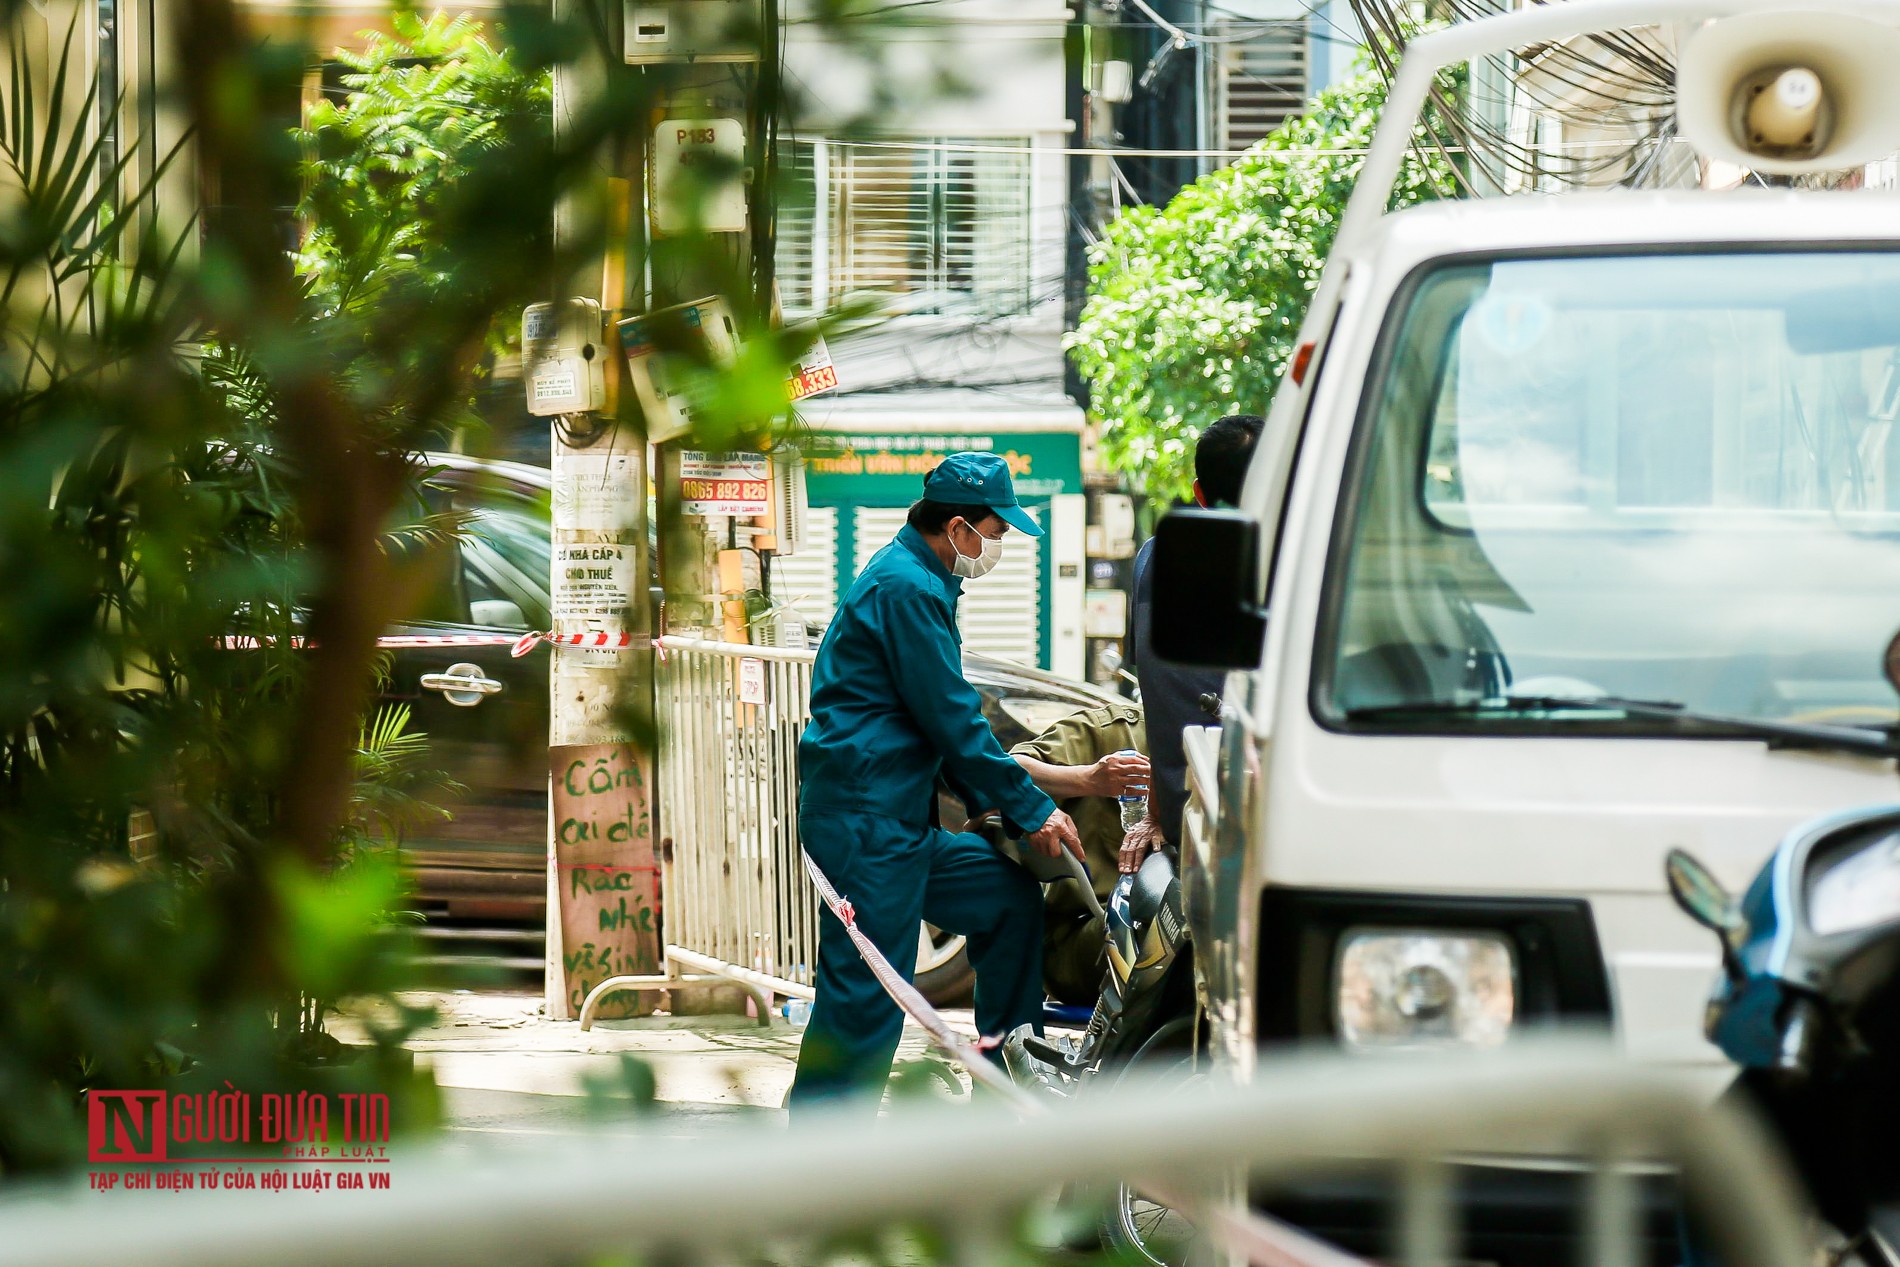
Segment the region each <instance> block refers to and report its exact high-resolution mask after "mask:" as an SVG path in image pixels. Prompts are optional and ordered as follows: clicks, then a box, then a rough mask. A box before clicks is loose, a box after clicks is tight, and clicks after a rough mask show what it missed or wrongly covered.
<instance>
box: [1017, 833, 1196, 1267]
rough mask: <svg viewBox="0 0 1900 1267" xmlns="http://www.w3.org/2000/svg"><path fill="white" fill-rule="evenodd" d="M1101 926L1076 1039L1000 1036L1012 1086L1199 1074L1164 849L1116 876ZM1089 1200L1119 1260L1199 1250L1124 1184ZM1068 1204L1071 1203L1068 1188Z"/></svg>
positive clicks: (1061, 1088) (1168, 1257) (1188, 980)
mask: <svg viewBox="0 0 1900 1267" xmlns="http://www.w3.org/2000/svg"><path fill="white" fill-rule="evenodd" d="M998 847H999V848H1000V849H1002V850H1003V852H1005V853H1006V854H1008V856H1010V857H1012V858H1015V859H1016V860H1017V861H1019V862H1021V863H1022V864H1023V865H1024V866H1026V867H1028V868H1029V870H1030V872H1031V873H1032V874H1035V875H1036V876H1037V878H1038V879H1041V880H1043V881H1044V882H1045V883H1058V882H1061V881H1063V880H1071V879H1078V878H1079V882H1080V883H1082V885H1083V887H1084V888H1085V889H1087V887H1088V881H1087V875H1086V872H1082V873H1081V874H1080V875H1079V877H1078V876H1077V875H1075V874H1074V873H1073V872H1072V870H1071V868H1070V866H1069V863H1068V862H1065V861H1064V860H1063V859H1061V858H1059V859H1054V860H1051V859H1045V858H1043V857H1042V856H1041V855H1039V854H1036V853H1035V852H1034V851H1031V850H1027V849H1023V848H1021V847H1020V845H1019V844H1018V843H1017V842H1001V841H999V842H998ZM1064 857H1065V858H1066V857H1067V855H1064ZM1070 861H1071V862H1072V861H1073V860H1070ZM1073 870H1074V871H1079V870H1080V868H1079V864H1078V865H1077V866H1076V867H1075V868H1074V869H1073ZM1090 901H1091V902H1092V901H1093V896H1092V894H1091V897H1090ZM1104 924H1105V927H1106V930H1107V934H1106V935H1107V942H1108V946H1107V950H1108V967H1107V969H1106V971H1105V972H1104V973H1103V976H1102V989H1101V993H1100V995H1099V996H1098V997H1097V999H1096V1002H1095V1009H1094V1011H1093V1012H1092V1013H1091V1014H1090V1016H1089V1019H1088V1025H1087V1027H1086V1028H1085V1029H1084V1030H1083V1032H1082V1035H1081V1038H1080V1039H1079V1040H1074V1041H1070V1040H1064V1039H1054V1038H1043V1037H1038V1036H1037V1035H1036V1034H1035V1033H1034V1032H1033V1031H1032V1030H1031V1029H1030V1028H1029V1027H1028V1026H1023V1027H1022V1028H1020V1029H1018V1030H1016V1031H1014V1032H1013V1033H1011V1034H1009V1035H1007V1036H1006V1037H1005V1039H1004V1041H1003V1063H1004V1065H1005V1066H1006V1067H1007V1068H1008V1070H1009V1072H1010V1076H1011V1077H1012V1078H1013V1079H1014V1080H1015V1082H1016V1083H1017V1085H1018V1086H1021V1087H1024V1088H1026V1089H1028V1090H1030V1091H1032V1092H1034V1093H1037V1094H1042V1095H1049V1096H1055V1097H1059V1098H1064V1099H1067V1098H1070V1097H1074V1096H1079V1095H1083V1094H1086V1093H1087V1091H1088V1089H1089V1088H1090V1087H1091V1086H1095V1085H1105V1086H1112V1085H1113V1084H1114V1082H1115V1081H1116V1080H1118V1079H1119V1078H1120V1077H1121V1076H1122V1075H1123V1074H1124V1073H1126V1072H1128V1071H1129V1070H1132V1069H1137V1068H1139V1069H1142V1070H1144V1071H1145V1072H1151V1073H1152V1072H1157V1071H1160V1070H1166V1071H1167V1073H1168V1074H1170V1075H1171V1076H1172V1080H1173V1081H1174V1082H1175V1083H1176V1084H1177V1085H1179V1086H1181V1087H1183V1088H1185V1087H1189V1086H1192V1085H1193V1084H1194V1083H1195V1081H1197V1080H1198V1078H1199V1077H1200V1076H1201V1070H1200V1063H1199V1052H1198V1049H1197V1043H1196V1038H1197V1035H1196V1030H1195V1018H1196V1012H1195V996H1194V967H1193V954H1192V949H1193V948H1192V945H1191V944H1190V941H1189V937H1188V927H1187V920H1186V917H1185V914H1184V912H1183V909H1182V899H1181V881H1180V878H1179V876H1178V875H1177V874H1176V869H1175V858H1174V854H1173V851H1172V850H1171V849H1169V848H1167V847H1165V846H1164V847H1163V848H1160V849H1157V850H1156V851H1155V852H1153V853H1151V854H1149V855H1148V857H1147V858H1146V859H1145V860H1143V862H1142V864H1141V866H1140V868H1139V869H1137V870H1136V871H1135V873H1134V874H1133V875H1125V876H1123V877H1122V878H1121V880H1120V881H1119V882H1118V883H1117V884H1116V886H1115V889H1114V892H1113V893H1111V894H1110V895H1109V900H1108V903H1107V906H1106V909H1105V911H1104ZM1098 1197H1099V1198H1101V1200H1100V1207H1101V1215H1100V1219H1099V1223H1098V1226H1097V1232H1098V1234H1099V1236H1100V1238H1101V1240H1102V1242H1103V1244H1104V1246H1105V1247H1106V1248H1107V1249H1108V1250H1109V1251H1110V1252H1111V1253H1114V1254H1116V1255H1118V1258H1119V1261H1126V1262H1132V1263H1147V1264H1152V1265H1153V1267H1180V1265H1181V1264H1183V1263H1187V1262H1190V1261H1200V1257H1202V1256H1204V1246H1203V1244H1202V1242H1201V1240H1200V1238H1199V1235H1198V1233H1197V1231H1196V1229H1195V1228H1194V1227H1193V1225H1192V1224H1189V1223H1187V1222H1186V1221H1185V1220H1183V1219H1182V1218H1180V1216H1178V1215H1177V1214H1175V1212H1174V1211H1173V1210H1171V1209H1169V1208H1168V1207H1166V1206H1164V1205H1160V1204H1157V1203H1155V1202H1153V1201H1150V1200H1148V1199H1147V1198H1146V1197H1144V1196H1142V1195H1141V1194H1140V1193H1138V1192H1136V1191H1135V1190H1134V1189H1133V1188H1130V1187H1128V1186H1127V1185H1121V1186H1119V1187H1118V1188H1117V1189H1116V1190H1115V1191H1114V1192H1113V1193H1102V1194H1092V1195H1091V1197H1090V1198H1089V1200H1091V1201H1093V1200H1095V1199H1096V1198H1098ZM1070 1200H1071V1201H1072V1202H1079V1198H1077V1197H1076V1196H1075V1194H1071V1196H1070Z"/></svg>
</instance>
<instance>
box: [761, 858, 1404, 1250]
mask: <svg viewBox="0 0 1900 1267" xmlns="http://www.w3.org/2000/svg"><path fill="white" fill-rule="evenodd" d="M799 853H800V854H801V855H802V856H803V857H804V859H805V869H806V870H807V871H809V872H810V873H811V881H812V884H813V885H815V886H816V887H817V889H818V896H819V897H821V898H823V899H824V901H825V905H826V906H828V907H830V908H831V913H832V914H833V915H836V916H837V917H838V921H839V922H840V923H842V924H843V925H844V931H845V932H846V933H848V934H850V937H851V941H852V943H853V944H854V945H856V946H857V948H858V953H859V954H861V955H863V956H864V962H865V963H866V964H867V965H869V966H870V969H871V973H872V975H873V976H875V977H876V978H877V979H878V984H880V985H882V986H883V987H884V992H885V993H886V994H888V995H890V996H891V1000H892V1001H893V1002H895V1003H896V1004H897V1006H898V1007H900V1008H902V1009H903V1010H904V1012H905V1014H906V1015H908V1016H909V1017H910V1018H911V1019H912V1020H914V1021H916V1022H917V1023H918V1024H919V1025H921V1026H923V1027H924V1031H925V1032H926V1033H928V1034H929V1035H930V1037H931V1038H932V1040H934V1041H935V1042H936V1044H937V1046H938V1047H940V1048H941V1049H942V1050H943V1051H944V1053H945V1054H946V1055H948V1056H950V1057H952V1058H953V1059H955V1060H956V1061H958V1062H959V1063H960V1064H962V1065H963V1067H964V1069H965V1070H967V1071H968V1072H969V1075H970V1078H971V1080H972V1081H975V1082H980V1083H982V1084H983V1085H984V1086H986V1087H988V1088H989V1089H990V1090H992V1091H995V1092H997V1093H998V1094H999V1095H1001V1096H1002V1097H1003V1099H1004V1100H1005V1101H1006V1102H1007V1103H1008V1104H1009V1105H1010V1107H1012V1108H1014V1109H1015V1110H1016V1111H1018V1112H1019V1113H1022V1114H1023V1115H1025V1116H1029V1117H1033V1116H1036V1115H1039V1114H1042V1113H1047V1112H1048V1111H1049V1108H1050V1106H1049V1104H1048V1102H1046V1101H1043V1100H1039V1099H1037V1098H1035V1097H1034V1096H1032V1095H1030V1094H1029V1092H1028V1091H1026V1090H1024V1089H1023V1088H1022V1087H1019V1086H1017V1085H1016V1083H1015V1082H1014V1081H1012V1080H1011V1079H1010V1076H1009V1075H1008V1074H1006V1073H1004V1072H1003V1071H1002V1070H1001V1069H999V1068H997V1067H996V1065H995V1064H993V1063H992V1062H991V1061H989V1060H988V1059H987V1058H985V1057H984V1056H983V1054H982V1053H981V1052H980V1051H979V1050H978V1049H977V1048H976V1047H975V1046H972V1045H971V1043H970V1041H969V1040H968V1039H967V1038H965V1037H964V1036H963V1035H962V1034H959V1033H958V1032H957V1031H956V1030H955V1029H953V1028H951V1026H950V1023H949V1022H948V1021H946V1020H944V1018H943V1014H942V1013H940V1012H938V1011H937V1009H936V1008H934V1007H932V1006H930V1003H929V1001H928V1000H926V999H925V998H924V996H923V995H922V994H921V993H919V992H918V990H917V987H916V986H914V985H912V984H911V983H910V982H908V981H906V980H904V977H903V974H902V973H900V972H898V971H897V969H896V968H894V967H892V966H891V961H890V960H888V959H886V958H885V957H884V955H883V952H881V951H880V950H878V948H877V946H876V944H875V943H873V942H872V941H871V939H870V938H869V937H868V936H866V935H865V933H864V930H862V929H860V928H859V927H858V917H857V912H856V911H854V910H853V909H852V908H851V903H850V902H848V901H846V900H845V899H844V898H843V897H841V896H839V893H838V890H836V889H834V888H832V887H831V881H830V880H828V879H826V878H825V873H824V872H823V871H820V870H819V869H818V864H817V863H815V862H813V861H812V860H811V855H810V854H808V853H805V852H804V851H803V850H802V849H801V850H800V851H799ZM983 1041H984V1043H985V1044H986V1045H987V1044H990V1043H991V1040H989V1039H985V1040H983ZM1133 1186H1134V1188H1135V1190H1136V1191H1138V1192H1140V1193H1141V1194H1142V1195H1143V1196H1145V1197H1147V1198H1148V1199H1149V1200H1151V1201H1157V1202H1159V1203H1161V1204H1163V1205H1167V1206H1172V1207H1173V1208H1174V1209H1176V1210H1179V1211H1181V1212H1183V1213H1184V1214H1186V1215H1187V1217H1188V1218H1189V1219H1190V1220H1192V1221H1194V1222H1195V1223H1198V1224H1199V1225H1200V1226H1201V1227H1202V1228H1203V1229H1204V1230H1206V1231H1207V1232H1208V1234H1209V1236H1210V1239H1212V1240H1213V1241H1214V1243H1215V1244H1216V1245H1218V1246H1220V1247H1221V1248H1223V1249H1226V1250H1229V1251H1231V1252H1233V1253H1236V1254H1238V1255H1239V1256H1240V1257H1241V1259H1242V1260H1243V1261H1245V1262H1247V1263H1249V1264H1252V1265H1253V1267H1371V1264H1370V1263H1368V1262H1367V1261H1366V1260H1365V1259H1363V1258H1359V1257H1357V1256H1355V1255H1352V1254H1348V1253H1346V1252H1344V1251H1343V1250H1339V1249H1335V1248H1334V1247H1333V1246H1331V1245H1328V1244H1327V1243H1326V1242H1324V1241H1321V1240H1318V1239H1316V1238H1315V1237H1313V1236H1311V1235H1309V1234H1307V1233H1306V1232H1303V1231H1301V1230H1300V1229H1299V1228H1296V1227H1292V1226H1290V1225H1288V1224H1286V1223H1282V1222H1280V1221H1279V1220H1277V1219H1270V1218H1268V1217H1266V1216H1265V1215H1261V1214H1256V1213H1254V1212H1253V1211H1251V1210H1245V1209H1238V1208H1235V1207H1233V1206H1229V1205H1226V1204H1223V1203H1221V1202H1220V1201H1218V1200H1209V1199H1208V1198H1207V1196H1206V1195H1205V1194H1204V1193H1201V1192H1197V1191H1194V1190H1192V1189H1189V1190H1186V1191H1175V1190H1174V1189H1173V1187H1172V1186H1171V1185H1169V1184H1167V1183H1165V1182H1163V1183H1159V1184H1157V1183H1155V1182H1154V1181H1153V1180H1152V1179H1145V1178H1143V1179H1137V1180H1136V1182H1135V1183H1134V1185H1133Z"/></svg>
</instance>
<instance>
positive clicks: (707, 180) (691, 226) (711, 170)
mask: <svg viewBox="0 0 1900 1267" xmlns="http://www.w3.org/2000/svg"><path fill="white" fill-rule="evenodd" d="M648 171H649V172H650V173H651V179H652V193H653V197H652V199H651V204H652V207H653V216H652V220H653V231H654V232H655V233H657V234H660V235H661V236H665V235H668V234H676V233H687V232H691V231H694V230H697V231H699V232H702V233H743V232H745V227H746V172H745V125H744V124H742V123H741V122H739V120H737V119H666V120H663V121H662V122H661V123H660V124H659V125H658V126H657V127H655V128H654V129H653V162H652V164H651V165H650V166H649V168H648Z"/></svg>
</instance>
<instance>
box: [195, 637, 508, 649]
mask: <svg viewBox="0 0 1900 1267" xmlns="http://www.w3.org/2000/svg"><path fill="white" fill-rule="evenodd" d="M514 641H515V636H514V635H513V634H388V635H386V636H384V637H381V638H378V639H377V640H376V645H377V647H378V648H380V649H382V650H384V651H401V650H404V649H407V648H410V647H506V646H510V645H512V644H513V643H514ZM218 645H219V646H221V647H223V648H224V649H225V650H227V651H255V650H257V649H258V648H259V647H274V646H276V645H277V639H275V638H259V637H257V636H255V635H253V634H228V635H226V636H225V637H223V638H220V639H218ZM288 645H289V646H291V647H292V648H295V649H301V648H304V647H310V646H315V645H316V644H315V643H313V642H311V641H310V640H309V639H307V638H302V637H298V636H294V635H293V636H292V637H291V638H290V639H289V640H288Z"/></svg>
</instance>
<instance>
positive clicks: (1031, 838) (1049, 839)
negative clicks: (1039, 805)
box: [1023, 810, 1088, 866]
mask: <svg viewBox="0 0 1900 1267" xmlns="http://www.w3.org/2000/svg"><path fill="white" fill-rule="evenodd" d="M1023 839H1024V840H1027V841H1028V842H1029V843H1030V844H1031V845H1033V846H1035V848H1036V852H1038V853H1042V854H1047V855H1048V856H1049V857H1051V858H1060V857H1061V856H1062V851H1063V850H1064V849H1067V850H1068V851H1069V852H1070V853H1072V854H1074V855H1075V856H1076V858H1078V859H1079V860H1080V861H1081V862H1082V863H1083V865H1084V866H1086V865H1087V864H1088V859H1087V858H1085V857H1083V854H1082V837H1081V836H1079V835H1077V834H1076V830H1075V820H1074V819H1072V818H1070V817H1069V816H1068V815H1067V814H1065V813H1063V812H1062V811H1061V810H1057V811H1055V812H1054V813H1053V814H1051V815H1049V820H1048V821H1047V822H1045V823H1044V824H1043V825H1042V826H1040V827H1038V828H1037V829H1036V830H1035V831H1032V832H1030V833H1029V834H1028V835H1027V836H1025V837H1023Z"/></svg>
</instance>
